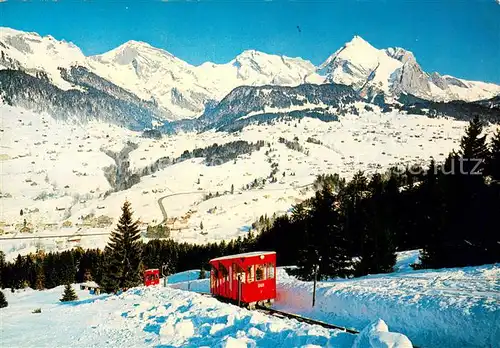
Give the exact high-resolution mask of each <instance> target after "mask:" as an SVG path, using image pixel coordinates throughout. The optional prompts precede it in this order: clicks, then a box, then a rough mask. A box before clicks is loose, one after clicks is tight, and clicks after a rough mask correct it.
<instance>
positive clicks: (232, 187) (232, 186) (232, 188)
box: [231, 184, 234, 194]
mask: <svg viewBox="0 0 500 348" xmlns="http://www.w3.org/2000/svg"><path fill="white" fill-rule="evenodd" d="M231 194H234V184H231Z"/></svg>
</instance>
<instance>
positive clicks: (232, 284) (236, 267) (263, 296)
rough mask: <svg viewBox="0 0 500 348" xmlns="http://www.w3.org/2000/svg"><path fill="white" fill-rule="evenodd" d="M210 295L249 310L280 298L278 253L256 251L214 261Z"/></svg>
mask: <svg viewBox="0 0 500 348" xmlns="http://www.w3.org/2000/svg"><path fill="white" fill-rule="evenodd" d="M210 265H211V269H210V293H211V294H212V295H213V296H215V297H217V298H220V299H221V300H226V301H228V302H234V303H237V304H238V305H242V306H245V307H249V308H255V305H256V304H259V305H262V306H270V305H271V304H272V303H273V302H274V299H275V298H276V252H274V251H255V252H249V253H244V254H237V255H229V256H223V257H218V258H215V259H212V260H210Z"/></svg>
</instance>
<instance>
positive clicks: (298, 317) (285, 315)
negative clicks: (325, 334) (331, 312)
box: [256, 306, 359, 335]
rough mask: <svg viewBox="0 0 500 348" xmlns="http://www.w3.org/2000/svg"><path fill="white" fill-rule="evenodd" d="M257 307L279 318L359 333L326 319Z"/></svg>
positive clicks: (260, 310)
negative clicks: (326, 321)
mask: <svg viewBox="0 0 500 348" xmlns="http://www.w3.org/2000/svg"><path fill="white" fill-rule="evenodd" d="M256 309H257V310H258V311H259V312H262V313H266V314H269V315H272V316H274V317H278V318H289V319H295V320H297V321H300V322H302V323H306V324H311V325H319V326H322V327H324V328H327V329H332V330H339V331H343V332H347V333H350V334H353V335H355V334H359V331H358V330H354V329H349V328H346V327H343V326H338V325H333V324H330V323H325V322H324V321H319V320H315V319H311V318H307V317H303V316H301V315H298V314H294V313H289V312H284V311H280V310H277V309H273V308H266V307H262V306H257V307H256Z"/></svg>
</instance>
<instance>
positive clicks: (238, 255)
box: [210, 251, 276, 262]
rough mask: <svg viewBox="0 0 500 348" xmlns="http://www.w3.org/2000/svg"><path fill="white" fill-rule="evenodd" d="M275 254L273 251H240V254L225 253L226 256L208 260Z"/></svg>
mask: <svg viewBox="0 0 500 348" xmlns="http://www.w3.org/2000/svg"><path fill="white" fill-rule="evenodd" d="M272 254H276V252H275V251H251V252H248V253H242V254H235V255H226V256H221V257H217V258H215V259H212V260H210V262H212V261H221V260H231V259H237V258H242V257H252V256H260V255H272Z"/></svg>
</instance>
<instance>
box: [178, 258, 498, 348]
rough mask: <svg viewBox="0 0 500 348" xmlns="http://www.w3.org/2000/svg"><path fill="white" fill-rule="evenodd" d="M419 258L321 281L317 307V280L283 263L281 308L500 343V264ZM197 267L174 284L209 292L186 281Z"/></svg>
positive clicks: (437, 341) (434, 342)
mask: <svg viewBox="0 0 500 348" xmlns="http://www.w3.org/2000/svg"><path fill="white" fill-rule="evenodd" d="M417 259H418V251H408V252H403V253H399V254H398V260H397V263H396V266H395V269H396V272H395V273H391V274H377V275H369V276H365V277H360V278H355V279H349V280H339V279H332V280H329V281H324V282H318V284H317V292H316V305H315V307H314V308H312V307H311V305H312V289H313V284H312V282H303V281H299V280H297V279H295V278H294V277H291V276H289V275H287V273H286V271H285V270H284V269H283V268H281V269H278V272H277V299H276V302H275V305H274V307H275V308H276V309H279V310H284V311H287V312H292V313H297V314H300V315H303V316H306V317H309V318H313V319H316V320H320V321H324V322H329V323H332V324H335V325H339V326H344V327H348V328H354V329H357V330H361V329H362V328H364V327H366V326H367V325H369V324H370V323H373V322H376V321H377V320H378V319H382V320H383V321H384V322H385V323H386V324H387V325H388V326H389V327H390V328H391V330H394V331H396V332H400V333H402V334H404V335H406V336H407V337H408V338H409V339H410V340H411V342H412V343H413V344H415V345H416V346H419V347H440V348H456V347H470V348H472V347H475V348H479V347H491V348H497V347H500V326H499V325H498V323H499V321H500V265H496V264H495V265H485V266H479V267H466V268H454V269H440V270H421V271H413V270H412V269H411V268H410V267H409V265H410V264H411V263H414V262H415V261H416V260H417ZM193 273H195V271H190V273H186V274H184V280H185V281H184V282H179V283H177V284H173V285H171V286H172V287H175V288H179V289H186V290H187V289H188V288H189V289H190V290H191V291H198V292H209V281H208V279H204V280H191V281H187V278H186V277H187V275H188V274H193ZM175 279H176V281H181V280H182V277H181V276H180V275H175ZM190 279H192V278H190ZM382 327H383V325H382Z"/></svg>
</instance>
